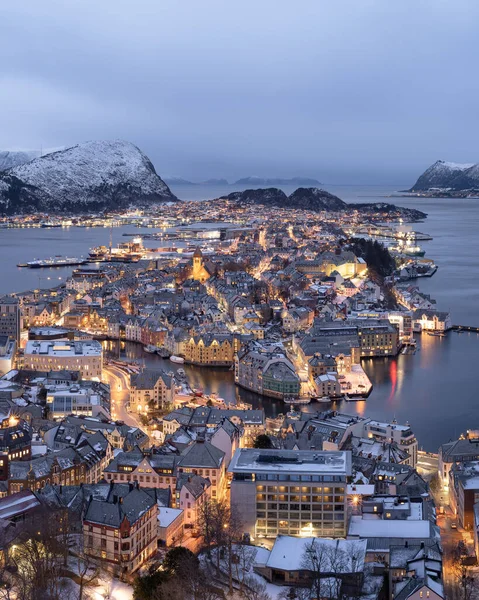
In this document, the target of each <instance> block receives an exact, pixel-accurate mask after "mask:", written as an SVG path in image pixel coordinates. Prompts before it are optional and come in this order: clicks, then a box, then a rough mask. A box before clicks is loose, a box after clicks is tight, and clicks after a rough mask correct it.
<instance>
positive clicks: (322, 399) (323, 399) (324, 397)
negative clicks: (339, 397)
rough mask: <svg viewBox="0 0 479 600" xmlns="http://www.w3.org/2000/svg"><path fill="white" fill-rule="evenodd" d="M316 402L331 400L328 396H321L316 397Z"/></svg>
mask: <svg viewBox="0 0 479 600" xmlns="http://www.w3.org/2000/svg"><path fill="white" fill-rule="evenodd" d="M316 402H332V400H331V398H330V397H329V396H321V397H320V398H316Z"/></svg>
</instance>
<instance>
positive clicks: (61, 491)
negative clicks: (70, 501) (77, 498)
mask: <svg viewBox="0 0 479 600" xmlns="http://www.w3.org/2000/svg"><path fill="white" fill-rule="evenodd" d="M62 488H63V486H62V485H60V495H61V493H62Z"/></svg>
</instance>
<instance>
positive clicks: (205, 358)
mask: <svg viewBox="0 0 479 600" xmlns="http://www.w3.org/2000/svg"><path fill="white" fill-rule="evenodd" d="M234 353H235V343H234V339H233V335H232V334H230V333H218V334H214V333H206V334H204V335H194V336H191V337H190V338H189V339H188V340H187V341H185V343H184V344H183V356H184V359H185V362H187V363H190V364H193V365H202V366H210V367H230V366H231V365H232V364H233V359H234Z"/></svg>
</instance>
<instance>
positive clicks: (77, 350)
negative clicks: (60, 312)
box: [24, 340, 103, 380]
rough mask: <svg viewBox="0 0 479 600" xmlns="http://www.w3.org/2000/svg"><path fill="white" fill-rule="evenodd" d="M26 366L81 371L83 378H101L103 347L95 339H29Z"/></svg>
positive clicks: (25, 356) (39, 369)
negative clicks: (77, 340)
mask: <svg viewBox="0 0 479 600" xmlns="http://www.w3.org/2000/svg"><path fill="white" fill-rule="evenodd" d="M24 367H25V369H30V370H32V371H79V372H80V377H81V379H95V380H100V379H101V374H102V368H103V349H102V347H101V344H100V342H97V341H95V340H88V341H81V342H72V341H67V340H56V341H29V342H27V346H26V348H25V355H24Z"/></svg>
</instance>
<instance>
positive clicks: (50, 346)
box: [25, 340, 103, 357]
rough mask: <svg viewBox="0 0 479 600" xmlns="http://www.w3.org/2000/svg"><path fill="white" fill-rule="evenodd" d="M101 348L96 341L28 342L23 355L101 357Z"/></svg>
mask: <svg viewBox="0 0 479 600" xmlns="http://www.w3.org/2000/svg"><path fill="white" fill-rule="evenodd" d="M102 351H103V350H102V347H101V344H100V342H97V341H96V340H88V341H80V342H76V341H70V340H55V341H52V340H45V341H40V340H30V341H28V342H27V345H26V347H25V355H32V356H33V355H38V356H58V357H69V356H71V357H75V356H101V354H102Z"/></svg>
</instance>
